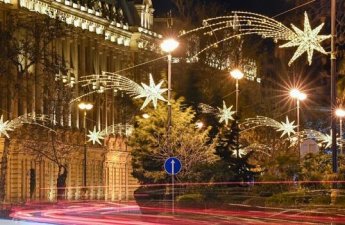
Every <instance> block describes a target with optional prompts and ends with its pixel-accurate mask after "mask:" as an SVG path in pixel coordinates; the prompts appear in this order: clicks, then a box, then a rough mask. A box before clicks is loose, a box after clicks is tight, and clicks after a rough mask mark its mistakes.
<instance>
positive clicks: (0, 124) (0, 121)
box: [0, 115, 13, 138]
mask: <svg viewBox="0 0 345 225" xmlns="http://www.w3.org/2000/svg"><path fill="white" fill-rule="evenodd" d="M7 131H13V129H12V127H11V126H10V124H9V121H5V122H4V118H3V115H1V118H0V137H1V136H2V135H5V136H6V137H7V138H10V136H9V135H8V133H7Z"/></svg>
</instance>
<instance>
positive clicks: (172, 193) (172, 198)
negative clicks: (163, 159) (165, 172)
mask: <svg viewBox="0 0 345 225" xmlns="http://www.w3.org/2000/svg"><path fill="white" fill-rule="evenodd" d="M174 170H175V161H174V160H171V200H172V204H171V208H172V213H173V214H175V187H174V186H175V180H174V179H175V177H174V176H175V171H174Z"/></svg>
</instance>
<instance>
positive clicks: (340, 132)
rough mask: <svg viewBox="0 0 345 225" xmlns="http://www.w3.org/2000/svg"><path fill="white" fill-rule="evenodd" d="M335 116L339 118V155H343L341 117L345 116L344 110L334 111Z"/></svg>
mask: <svg viewBox="0 0 345 225" xmlns="http://www.w3.org/2000/svg"><path fill="white" fill-rule="evenodd" d="M335 115H336V116H337V117H339V137H340V153H341V154H344V153H343V142H342V140H343V117H344V116H345V110H344V109H342V108H338V109H336V110H335Z"/></svg>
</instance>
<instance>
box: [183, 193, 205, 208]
mask: <svg viewBox="0 0 345 225" xmlns="http://www.w3.org/2000/svg"><path fill="white" fill-rule="evenodd" d="M176 201H177V203H178V205H179V206H195V205H196V204H197V205H198V204H200V205H201V204H202V205H203V204H204V203H205V197H204V195H202V194H200V193H195V194H184V195H180V196H178V197H177V199H176Z"/></svg>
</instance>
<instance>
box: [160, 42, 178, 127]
mask: <svg viewBox="0 0 345 225" xmlns="http://www.w3.org/2000/svg"><path fill="white" fill-rule="evenodd" d="M160 46H161V49H162V51H164V52H166V53H168V124H167V128H168V131H170V127H171V102H170V101H171V53H172V52H173V51H174V50H175V49H176V48H177V47H178V46H179V43H178V42H177V41H176V40H175V39H172V38H169V39H166V40H164V41H163V42H162V43H161V45H160Z"/></svg>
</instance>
